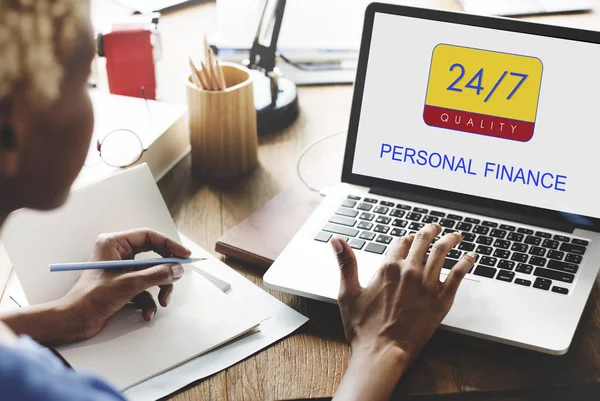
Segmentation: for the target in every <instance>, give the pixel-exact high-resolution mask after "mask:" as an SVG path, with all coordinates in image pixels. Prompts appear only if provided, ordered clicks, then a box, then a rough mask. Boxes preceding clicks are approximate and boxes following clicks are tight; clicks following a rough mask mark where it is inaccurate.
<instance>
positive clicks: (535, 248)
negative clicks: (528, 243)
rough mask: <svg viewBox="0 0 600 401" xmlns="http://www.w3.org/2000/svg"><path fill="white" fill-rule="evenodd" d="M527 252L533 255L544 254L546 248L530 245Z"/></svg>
mask: <svg viewBox="0 0 600 401" xmlns="http://www.w3.org/2000/svg"><path fill="white" fill-rule="evenodd" d="M529 254H530V255H534V256H544V255H546V250H545V249H544V248H540V247H539V246H532V247H531V248H529Z"/></svg>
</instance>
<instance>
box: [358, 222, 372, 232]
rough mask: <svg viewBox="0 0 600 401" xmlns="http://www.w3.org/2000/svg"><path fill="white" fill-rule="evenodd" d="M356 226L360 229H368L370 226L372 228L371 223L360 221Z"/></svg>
mask: <svg viewBox="0 0 600 401" xmlns="http://www.w3.org/2000/svg"><path fill="white" fill-rule="evenodd" d="M356 228H360V229H361V230H370V229H371V228H373V223H369V222H367V221H361V222H360V223H358V226H356Z"/></svg>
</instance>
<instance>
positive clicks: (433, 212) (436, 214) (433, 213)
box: [429, 210, 446, 217]
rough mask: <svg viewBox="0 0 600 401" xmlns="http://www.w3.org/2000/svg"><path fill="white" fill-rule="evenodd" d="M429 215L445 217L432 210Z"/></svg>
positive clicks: (442, 213) (443, 214)
mask: <svg viewBox="0 0 600 401" xmlns="http://www.w3.org/2000/svg"><path fill="white" fill-rule="evenodd" d="M429 214H430V215H432V216H436V217H444V216H445V215H446V213H444V212H438V211H437V210H432V211H431V212H429Z"/></svg>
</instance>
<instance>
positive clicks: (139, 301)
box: [131, 291, 157, 322]
mask: <svg viewBox="0 0 600 401" xmlns="http://www.w3.org/2000/svg"><path fill="white" fill-rule="evenodd" d="M131 302H133V303H134V304H135V306H136V307H137V308H138V309H141V310H142V316H143V317H144V320H145V321H147V322H149V321H150V320H152V318H153V317H154V315H155V314H156V309H157V307H156V302H154V298H152V294H150V293H149V292H148V291H144V292H141V293H140V294H138V295H136V296H135V297H134V298H133V299H132V300H131Z"/></svg>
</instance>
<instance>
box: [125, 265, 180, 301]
mask: <svg viewBox="0 0 600 401" xmlns="http://www.w3.org/2000/svg"><path fill="white" fill-rule="evenodd" d="M184 272H185V271H184V269H183V266H181V265H158V266H153V267H149V268H147V269H144V270H136V271H131V272H127V273H124V274H123V275H121V276H120V278H119V280H121V283H122V286H123V288H124V289H126V291H128V292H129V293H130V295H131V296H132V297H133V296H134V295H135V294H138V293H140V292H142V291H145V290H147V289H148V288H151V287H154V286H166V285H169V284H173V283H174V282H176V281H177V280H179V279H180V278H181V277H182V276H183V273H184Z"/></svg>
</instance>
